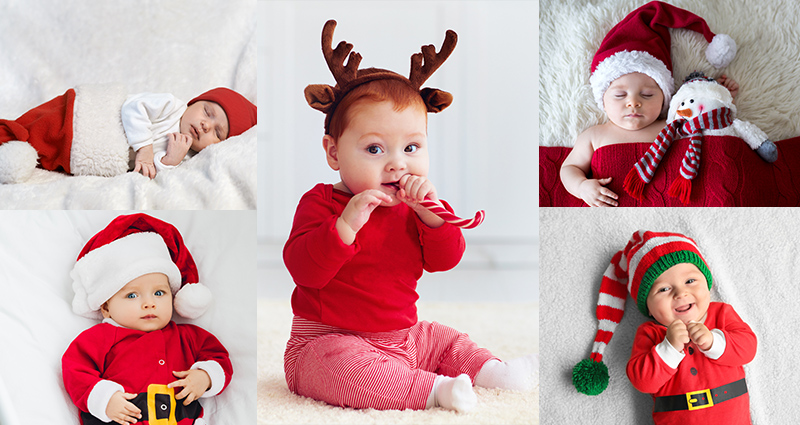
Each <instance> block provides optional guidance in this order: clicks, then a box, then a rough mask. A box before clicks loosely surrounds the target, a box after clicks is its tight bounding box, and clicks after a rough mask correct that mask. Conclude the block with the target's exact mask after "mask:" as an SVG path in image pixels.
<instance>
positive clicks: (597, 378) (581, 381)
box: [572, 359, 608, 395]
mask: <svg viewBox="0 0 800 425" xmlns="http://www.w3.org/2000/svg"><path fill="white" fill-rule="evenodd" d="M572 385H574V386H575V389H577V390H578V392H581V393H583V394H586V395H598V394H600V393H602V392H603V391H605V389H606V387H608V367H606V365H604V364H603V363H598V362H595V361H594V360H592V359H583V360H581V362H580V363H578V364H576V365H575V367H574V368H573V369H572Z"/></svg>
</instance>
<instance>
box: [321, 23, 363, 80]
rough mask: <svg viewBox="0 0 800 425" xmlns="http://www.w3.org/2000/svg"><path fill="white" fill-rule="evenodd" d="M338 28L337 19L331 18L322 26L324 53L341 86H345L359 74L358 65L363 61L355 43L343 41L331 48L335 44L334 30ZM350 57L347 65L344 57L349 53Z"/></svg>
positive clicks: (334, 76) (332, 72)
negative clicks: (354, 50) (354, 48)
mask: <svg viewBox="0 0 800 425" xmlns="http://www.w3.org/2000/svg"><path fill="white" fill-rule="evenodd" d="M335 28H336V21H334V20H333V19H331V20H330V21H328V22H325V26H324V27H322V55H323V56H325V62H327V63H328V68H330V70H331V74H333V78H334V79H336V83H337V84H339V86H343V85H344V84H345V83H347V82H348V81H352V80H353V79H355V78H356V75H357V74H358V65H359V64H360V63H361V55H360V54H358V53H356V52H350V51H351V50H353V45H352V44H350V43H347V42H345V41H341V42H340V43H339V44H338V45H337V46H336V49H331V46H332V45H333V44H332V42H333V30H334V29H335ZM348 53H349V54H350V57H349V58H348V59H347V65H345V64H344V59H345V57H347V54H348Z"/></svg>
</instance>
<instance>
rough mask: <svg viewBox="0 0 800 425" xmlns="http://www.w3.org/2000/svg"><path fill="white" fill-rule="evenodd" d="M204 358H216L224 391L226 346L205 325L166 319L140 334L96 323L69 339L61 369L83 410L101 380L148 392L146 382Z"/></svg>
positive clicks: (162, 380) (160, 380)
mask: <svg viewBox="0 0 800 425" xmlns="http://www.w3.org/2000/svg"><path fill="white" fill-rule="evenodd" d="M162 360H163V362H160V361H162ZM208 360H212V361H215V362H217V363H218V364H219V365H220V366H221V367H222V370H223V371H224V372H225V385H224V386H223V389H224V388H225V387H227V386H228V384H229V383H230V381H231V375H232V374H233V366H231V361H230V359H229V357H228V352H227V350H225V347H223V346H222V344H220V342H219V341H218V340H217V338H216V337H214V335H211V334H210V333H209V332H207V331H205V330H204V329H202V328H199V327H197V326H194V325H188V324H181V325H177V324H175V322H169V324H168V325H167V326H166V327H164V329H161V330H158V331H152V332H142V331H137V330H134V329H127V328H123V327H119V326H114V325H111V324H108V323H101V324H98V325H95V326H92V327H91V328H89V329H87V330H85V331H83V332H82V333H81V334H80V335H78V337H77V338H75V340H73V341H72V343H71V344H70V346H69V348H67V351H66V352H65V353H64V356H63V357H62V359H61V367H62V373H63V378H64V387H65V389H66V390H67V393H68V394H69V396H70V398H71V399H72V402H73V403H75V406H77V407H78V409H80V410H81V411H83V412H88V408H87V405H86V402H87V399H88V397H89V394H90V393H91V391H92V389H93V388H94V386H95V385H96V384H97V383H98V382H99V381H100V380H108V381H113V382H116V383H118V384H120V385H122V386H123V387H124V388H125V391H126V392H128V393H136V394H138V393H142V392H147V386H148V385H150V384H162V385H167V384H169V383H170V382H174V381H176V380H177V378H175V376H174V375H173V374H172V372H173V371H183V370H189V369H190V368H191V367H192V365H193V364H194V363H196V362H200V361H208ZM160 363H163V364H160Z"/></svg>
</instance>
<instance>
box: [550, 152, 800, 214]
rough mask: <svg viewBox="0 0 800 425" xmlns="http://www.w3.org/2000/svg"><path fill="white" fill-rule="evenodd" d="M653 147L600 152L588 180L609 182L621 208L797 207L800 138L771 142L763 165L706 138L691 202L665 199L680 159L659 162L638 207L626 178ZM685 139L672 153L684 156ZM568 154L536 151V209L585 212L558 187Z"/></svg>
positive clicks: (747, 154)
mask: <svg viewBox="0 0 800 425" xmlns="http://www.w3.org/2000/svg"><path fill="white" fill-rule="evenodd" d="M651 144H652V143H626V144H619V145H609V146H604V147H602V148H600V149H598V150H597V151H595V152H594V155H593V156H592V174H593V176H599V177H612V178H613V179H612V181H611V183H609V184H608V185H607V187H608V188H609V189H611V190H612V191H614V193H616V194H617V195H619V206H621V207H682V206H690V207H767V206H769V207H790V206H791V207H794V206H800V137H794V138H791V139H786V140H781V141H778V142H775V144H776V145H777V147H778V160H777V161H775V162H774V163H772V164H770V163H768V162H765V161H764V160H762V159H761V158H760V157H759V156H758V155H757V154H756V153H755V152H754V151H752V150H751V149H750V147H749V146H747V144H746V143H744V142H743V141H742V140H741V139H739V138H737V137H732V136H706V137H705V138H704V141H703V161H701V163H700V171H699V174H698V176H697V177H696V178H695V179H694V180H693V184H692V194H691V198H690V202H689V203H688V204H686V205H684V204H682V203H681V201H680V200H679V199H677V198H673V197H671V196H669V195H667V190H668V189H669V183H670V182H672V181H673V180H675V178H677V177H679V173H680V171H679V169H680V165H681V160H682V159H683V155H671V154H669V153H667V156H666V157H665V158H664V159H663V161H662V164H661V165H660V166H659V168H658V170H657V172H656V173H655V176H654V177H653V180H652V181H651V182H650V183H649V184H648V185H647V187H646V188H645V190H644V192H643V195H644V200H643V201H641V202H640V201H637V200H636V199H634V198H632V197H631V196H630V195H628V194H627V193H626V192H625V190H624V189H623V188H622V184H623V181H624V180H625V176H626V175H627V174H628V171H630V169H631V167H632V166H633V164H634V163H636V161H638V160H639V158H641V157H642V155H644V153H645V151H646V150H647V149H648V148H649V147H650V145H651ZM688 145H689V139H682V140H677V141H675V142H674V143H673V146H672V151H673V152H685V151H686V149H687V147H688ZM570 150H571V148H563V147H546V146H540V147H539V206H541V207H578V206H586V204H585V203H583V201H582V200H580V199H578V198H575V197H573V196H572V195H570V194H569V193H568V192H567V190H566V189H564V185H563V184H561V178H560V177H559V170H560V168H561V163H562V162H564V159H565V158H566V157H567V155H568V154H569V152H570Z"/></svg>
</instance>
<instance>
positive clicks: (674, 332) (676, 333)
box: [667, 319, 689, 351]
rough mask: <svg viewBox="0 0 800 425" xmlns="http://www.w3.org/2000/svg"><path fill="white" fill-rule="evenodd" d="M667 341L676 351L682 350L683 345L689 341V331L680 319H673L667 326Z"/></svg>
mask: <svg viewBox="0 0 800 425" xmlns="http://www.w3.org/2000/svg"><path fill="white" fill-rule="evenodd" d="M667 341H669V343H670V344H672V346H673V347H675V349H676V350H678V351H683V347H684V346H685V345H686V344H688V343H689V331H688V330H687V329H686V324H685V323H683V322H682V321H680V320H677V319H676V320H675V321H674V322H672V323H670V325H669V326H667Z"/></svg>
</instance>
